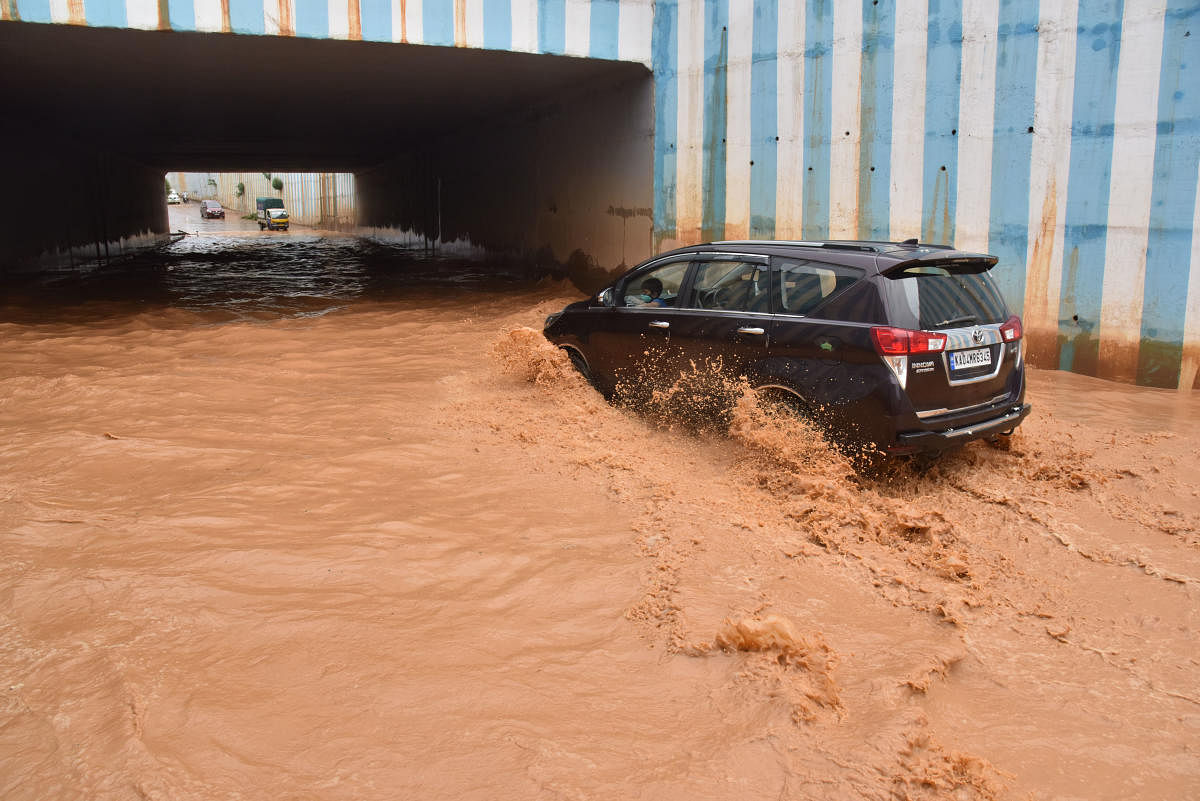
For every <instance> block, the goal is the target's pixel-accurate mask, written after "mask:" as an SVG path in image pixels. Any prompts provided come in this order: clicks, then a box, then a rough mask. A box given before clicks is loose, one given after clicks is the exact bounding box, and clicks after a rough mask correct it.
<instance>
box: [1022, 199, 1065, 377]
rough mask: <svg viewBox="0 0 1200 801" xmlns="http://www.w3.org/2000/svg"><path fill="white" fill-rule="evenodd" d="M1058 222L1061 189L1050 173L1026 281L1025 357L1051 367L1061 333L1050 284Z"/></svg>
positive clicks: (1055, 358)
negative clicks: (1051, 259) (1051, 260)
mask: <svg viewBox="0 0 1200 801" xmlns="http://www.w3.org/2000/svg"><path fill="white" fill-rule="evenodd" d="M1057 223H1058V190H1057V187H1056V183H1055V180H1054V177H1053V176H1051V177H1050V182H1049V184H1047V186H1046V196H1045V197H1044V198H1043V199H1042V214H1041V221H1040V223H1039V225H1038V230H1037V232H1036V235H1035V236H1034V240H1033V249H1032V252H1031V254H1030V257H1029V272H1028V276H1029V277H1028V281H1027V282H1026V284H1025V288H1026V293H1025V310H1026V311H1025V331H1026V337H1027V339H1026V348H1027V351H1026V358H1027V359H1028V360H1029V363H1030V364H1033V365H1035V366H1037V367H1045V368H1047V369H1051V370H1053V369H1057V368H1058V344H1057V335H1058V332H1057V330H1056V328H1057V323H1056V322H1055V320H1056V318H1057V315H1053V314H1051V311H1050V308H1049V306H1050V300H1049V298H1048V297H1047V286H1048V282H1049V278H1050V258H1051V256H1052V254H1053V252H1054V229H1055V226H1056V225H1057Z"/></svg>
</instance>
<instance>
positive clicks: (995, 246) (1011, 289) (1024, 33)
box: [988, 0, 1039, 314]
mask: <svg viewBox="0 0 1200 801" xmlns="http://www.w3.org/2000/svg"><path fill="white" fill-rule="evenodd" d="M1038 4H1039V0H1004V2H1002V3H1001V4H1000V18H999V23H1000V24H999V28H998V29H997V40H996V104H995V112H994V114H995V117H994V118H993V129H992V134H993V136H994V142H995V144H994V145H993V148H992V197H991V220H990V223H989V226H988V252H989V253H992V254H994V255H995V256H997V257H998V258H999V259H1000V261H999V263H997V265H996V266H995V268H993V269H992V276H993V278H995V280H996V284H997V286H999V288H1000V292H1001V293H1002V294H1003V295H1004V299H1005V301H1007V302H1008V307H1009V308H1010V309H1012V310H1013V311H1014V312H1016V313H1017V314H1021V313H1022V311H1023V309H1024V306H1025V270H1026V261H1025V260H1026V254H1027V253H1028V250H1029V170H1030V166H1031V164H1032V158H1033V112H1034V100H1035V96H1036V89H1037V51H1038V14H1039V9H1038Z"/></svg>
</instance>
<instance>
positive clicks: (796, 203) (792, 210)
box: [775, 0, 804, 239]
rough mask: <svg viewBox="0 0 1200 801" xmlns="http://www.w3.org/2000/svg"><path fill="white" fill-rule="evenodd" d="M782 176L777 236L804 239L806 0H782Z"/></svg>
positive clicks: (777, 206)
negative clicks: (802, 232) (802, 233)
mask: <svg viewBox="0 0 1200 801" xmlns="http://www.w3.org/2000/svg"><path fill="white" fill-rule="evenodd" d="M777 47H778V51H779V153H778V158H779V178H778V181H777V183H776V194H777V197H776V201H775V236H776V237H777V238H779V239H801V238H802V235H801V231H802V230H803V222H804V219H803V218H804V0H779V44H778V46H777Z"/></svg>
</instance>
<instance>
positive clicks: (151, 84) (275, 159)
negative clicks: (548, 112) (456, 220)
mask: <svg viewBox="0 0 1200 801" xmlns="http://www.w3.org/2000/svg"><path fill="white" fill-rule="evenodd" d="M631 80H649V71H648V70H647V69H646V68H645V67H644V66H642V65H640V64H629V63H623V62H614V61H599V60H592V59H582V58H570V57H564V56H546V55H533V54H527V53H508V52H500V51H490V50H475V49H465V48H452V47H428V46H421V45H407V44H387V43H374V42H347V41H333V40H321V39H300V38H290V37H277V36H242V35H236V34H213V33H185V32H173V31H135V30H124V29H111V28H85V27H78V26H70V25H40V24H32V23H21V22H0V108H2V109H3V110H4V118H5V127H6V129H7V131H6V132H7V134H8V135H9V136H15V137H16V138H17V139H18V140H19V139H20V138H21V137H22V136H27V137H30V138H31V139H36V140H37V141H39V142H41V143H42V144H43V145H44V143H45V140H46V139H47V138H51V139H54V138H59V137H61V138H62V139H63V140H64V142H65V143H66V145H67V146H70V144H71V143H77V144H80V145H82V146H84V147H87V148H95V149H96V150H98V151H102V152H103V151H109V152H114V153H118V154H121V155H124V156H127V157H129V158H131V159H133V160H135V161H137V162H140V163H142V164H146V165H148V166H151V167H157V168H161V169H163V170H164V171H165V170H197V171H210V170H211V171H223V170H229V171H233V170H272V171H287V170H290V171H318V170H320V171H353V170H356V169H361V168H364V167H368V166H371V165H374V164H377V163H380V162H382V161H385V160H387V159H388V158H390V157H391V156H393V155H395V154H396V153H398V152H401V151H403V150H406V149H409V148H410V147H411V146H413V145H416V146H419V145H420V143H422V142H423V141H429V140H431V139H435V138H436V137H438V136H439V135H442V134H445V133H449V132H453V131H456V130H459V129H462V128H466V127H468V126H475V127H476V128H478V127H479V126H486V125H489V124H498V122H497V120H498V118H500V117H503V116H505V115H508V114H512V113H520V112H522V111H523V110H526V109H532V108H536V107H541V106H545V105H548V104H553V103H555V102H556V101H557V100H559V99H560V98H568V97H570V96H572V95H575V94H576V93H577V92H579V91H580V90H581V89H583V88H585V87H591V86H604V85H610V84H617V83H622V82H626V81H631Z"/></svg>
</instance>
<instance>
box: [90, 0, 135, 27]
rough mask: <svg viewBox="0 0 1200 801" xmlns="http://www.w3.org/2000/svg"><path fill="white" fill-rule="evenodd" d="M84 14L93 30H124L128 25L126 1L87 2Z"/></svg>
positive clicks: (93, 0) (101, 0)
mask: <svg viewBox="0 0 1200 801" xmlns="http://www.w3.org/2000/svg"><path fill="white" fill-rule="evenodd" d="M84 14H85V16H86V17H87V24H88V25H89V26H90V27H93V28H124V27H125V26H126V25H127V24H128V22H127V20H126V16H125V0H87V2H86V3H84Z"/></svg>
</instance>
